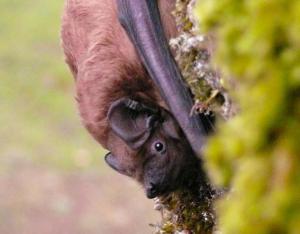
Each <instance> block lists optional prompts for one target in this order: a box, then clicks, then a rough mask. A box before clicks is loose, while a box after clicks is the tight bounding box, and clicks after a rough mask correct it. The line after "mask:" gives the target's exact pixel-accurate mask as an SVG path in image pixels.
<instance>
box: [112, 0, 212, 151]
mask: <svg viewBox="0 0 300 234" xmlns="http://www.w3.org/2000/svg"><path fill="white" fill-rule="evenodd" d="M117 3H118V11H119V21H120V23H121V25H122V26H123V28H124V29H125V31H126V32H127V34H128V36H129V38H130V39H131V41H132V43H133V44H134V46H135V49H136V51H137V53H138V55H139V57H140V58H141V60H142V62H143V64H144V66H145V68H146V70H147V71H148V73H149V75H150V77H151V79H152V80H153V81H154V83H155V85H156V86H157V87H158V89H159V91H160V94H161V96H162V98H163V99H164V101H165V102H166V104H167V105H168V107H169V109H170V111H171V112H172V114H173V115H174V117H175V118H176V120H177V122H178V124H179V126H180V127H181V128H182V130H183V132H184V134H185V136H186V138H187V140H188V141H189V143H190V145H191V147H192V149H193V151H194V153H195V154H196V155H197V156H199V157H200V156H201V155H202V148H203V145H204V143H205V139H206V136H207V134H208V131H209V128H210V124H209V121H208V120H207V117H206V116H205V115H192V116H191V115H190V113H191V110H192V107H193V99H192V96H191V93H190V91H189V89H188V87H187V86H186V84H185V83H184V81H183V79H182V76H181V73H180V70H179V68H178V66H177V64H176V62H175V61H174V58H173V57H172V54H171V52H170V49H169V45H168V42H167V39H166V37H165V35H164V30H163V26H162V23H161V20H160V12H159V9H158V1H157V0H117Z"/></svg>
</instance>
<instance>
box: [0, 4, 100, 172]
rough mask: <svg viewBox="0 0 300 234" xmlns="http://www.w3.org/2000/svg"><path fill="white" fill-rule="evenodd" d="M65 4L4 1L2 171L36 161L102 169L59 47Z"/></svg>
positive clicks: (0, 33) (0, 15)
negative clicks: (77, 106)
mask: <svg viewBox="0 0 300 234" xmlns="http://www.w3.org/2000/svg"><path fill="white" fill-rule="evenodd" d="M63 4H64V2H63V1H62V0H52V1H42V0H26V1H23V0H0V110H1V113H0V124H1V126H0V160H1V161H0V167H1V168H2V170H3V169H9V166H10V165H11V162H14V161H20V160H25V161H28V160H29V161H32V162H34V163H38V164H43V165H45V164H46V165H48V166H50V167H54V168H57V169H64V170H74V169H80V168H91V167H93V166H96V167H99V165H100V164H101V163H102V161H103V154H104V151H103V150H101V148H100V147H99V145H98V144H96V143H95V142H94V141H93V140H92V139H91V137H90V136H88V134H87V133H86V131H85V130H84V129H83V127H82V126H81V124H80V120H79V117H78V115H77V110H76V103H75V101H74V98H73V95H74V91H73V78H72V77H71V75H70V73H69V71H68V69H67V66H66V65H65V64H64V58H63V53H62V51H61V48H60V41H59V34H60V29H59V25H60V18H61V16H60V14H61V13H62V10H63Z"/></svg>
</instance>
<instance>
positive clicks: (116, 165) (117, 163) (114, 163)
mask: <svg viewBox="0 0 300 234" xmlns="http://www.w3.org/2000/svg"><path fill="white" fill-rule="evenodd" d="M104 159H105V162H106V163H107V164H108V165H109V166H110V167H111V168H112V169H114V170H116V171H117V172H119V173H121V174H123V175H126V176H132V175H133V173H134V171H133V170H131V169H130V168H127V167H126V165H124V164H123V163H122V161H121V160H120V159H119V158H118V157H116V156H115V155H113V154H112V153H108V154H106V155H105V158H104Z"/></svg>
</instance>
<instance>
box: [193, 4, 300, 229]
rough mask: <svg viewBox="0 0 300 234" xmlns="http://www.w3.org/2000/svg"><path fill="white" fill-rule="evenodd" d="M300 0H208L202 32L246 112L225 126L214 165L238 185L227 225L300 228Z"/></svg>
mask: <svg viewBox="0 0 300 234" xmlns="http://www.w3.org/2000/svg"><path fill="white" fill-rule="evenodd" d="M299 14H300V2H299V1H296V0H291V1H283V0H269V1H265V0H253V1H234V0H218V1H216V0H201V1H199V3H198V7H197V15H198V17H199V22H200V29H201V31H202V33H207V32H210V33H212V34H213V35H215V37H216V39H217V45H218V46H217V50H216V53H215V60H214V61H215V64H216V65H217V66H218V67H220V70H221V72H222V79H224V82H225V86H226V87H230V85H229V83H230V82H229V78H230V80H231V81H232V80H233V81H234V83H235V86H234V88H231V89H230V90H229V91H230V93H231V95H232V97H233V98H234V101H235V102H236V103H237V104H238V106H239V108H240V113H239V114H238V115H237V116H236V117H234V118H232V119H230V120H229V121H228V122H226V123H221V124H219V126H218V129H219V130H218V132H217V134H216V136H215V137H213V138H212V139H211V140H210V143H209V145H208V147H207V151H206V158H207V163H206V164H207V171H208V172H209V173H210V175H211V178H213V180H214V182H215V183H217V184H219V185H221V186H228V185H230V186H231V188H232V192H231V193H230V194H229V195H228V197H227V198H226V199H224V200H222V201H220V202H218V204H217V213H218V215H219V223H220V225H219V229H220V230H221V232H222V233H224V234H226V233H229V234H234V233H243V234H247V233H249V234H250V233H251V234H252V233H256V234H257V233H262V234H265V233H298V232H299V227H300V224H299V223H300V222H299V220H300V190H299V187H300V179H299V178H300V159H299V156H300V146H299V139H300V68H299V67H300V65H299V64H300V18H299Z"/></svg>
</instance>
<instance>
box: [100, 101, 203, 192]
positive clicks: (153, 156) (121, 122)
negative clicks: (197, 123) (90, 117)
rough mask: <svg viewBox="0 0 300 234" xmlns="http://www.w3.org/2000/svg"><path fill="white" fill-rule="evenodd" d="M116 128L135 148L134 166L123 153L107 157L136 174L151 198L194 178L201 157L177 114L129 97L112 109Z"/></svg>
mask: <svg viewBox="0 0 300 234" xmlns="http://www.w3.org/2000/svg"><path fill="white" fill-rule="evenodd" d="M108 121H109V124H110V126H111V129H112V131H113V132H114V134H116V135H117V136H118V137H119V138H121V139H122V140H123V141H124V142H125V143H126V144H127V145H128V146H129V147H130V148H131V149H132V152H134V153H133V154H134V155H131V156H130V155H129V157H132V159H131V160H132V161H133V162H132V163H133V165H134V168H133V169H132V168H131V169H130V170H129V168H127V167H128V164H122V160H120V159H121V158H122V156H120V155H113V154H112V153H109V154H107V155H106V157H105V161H106V162H107V163H108V165H109V166H111V167H112V168H113V169H115V170H116V171H118V172H120V173H122V174H124V175H127V176H130V177H134V178H136V179H137V180H138V181H139V182H141V183H142V184H143V187H144V188H145V192H146V195H147V197H148V198H154V197H156V196H160V195H164V194H166V193H168V192H171V191H174V190H176V189H178V188H179V187H180V186H184V185H187V184H189V182H190V181H193V180H194V178H193V177H195V175H196V174H197V171H199V170H200V161H199V159H198V158H197V157H196V156H195V155H194V153H193V151H192V149H191V147H190V146H189V144H188V142H187V140H186V139H185V137H184V134H183V133H182V131H181V129H180V128H179V126H178V124H177V122H176V121H175V118H174V117H173V116H172V115H171V113H169V112H168V111H167V110H165V109H163V108H161V107H154V106H150V105H145V104H143V103H141V102H137V101H134V100H132V99H128V98H122V99H120V100H117V101H115V102H114V103H113V104H112V105H111V107H110V110H109V113H108Z"/></svg>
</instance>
